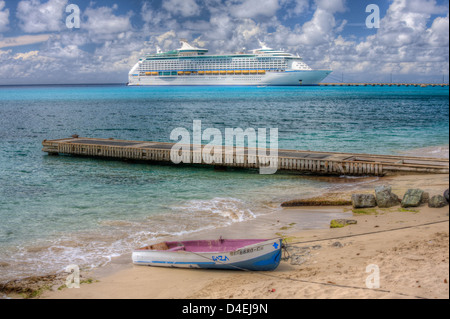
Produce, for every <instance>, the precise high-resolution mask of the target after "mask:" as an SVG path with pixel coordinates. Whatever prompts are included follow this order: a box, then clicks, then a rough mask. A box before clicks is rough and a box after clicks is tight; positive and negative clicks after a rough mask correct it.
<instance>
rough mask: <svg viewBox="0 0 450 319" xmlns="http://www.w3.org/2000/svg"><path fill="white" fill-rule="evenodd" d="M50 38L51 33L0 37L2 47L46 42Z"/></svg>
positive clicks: (0, 46)
mask: <svg viewBox="0 0 450 319" xmlns="http://www.w3.org/2000/svg"><path fill="white" fill-rule="evenodd" d="M49 38H50V35H49V34H39V35H22V36H18V37H11V38H2V39H0V48H10V47H17V46H21V45H28V44H35V43H41V42H45V41H47V40H48V39H49Z"/></svg>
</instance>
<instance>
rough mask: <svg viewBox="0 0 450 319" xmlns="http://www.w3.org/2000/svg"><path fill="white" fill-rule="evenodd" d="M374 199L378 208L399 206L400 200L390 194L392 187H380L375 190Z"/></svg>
mask: <svg viewBox="0 0 450 319" xmlns="http://www.w3.org/2000/svg"><path fill="white" fill-rule="evenodd" d="M375 198H376V201H377V205H378V207H380V208H389V207H393V206H397V205H399V204H400V199H399V198H398V196H397V195H395V194H394V193H392V187H390V186H387V185H382V186H379V187H376V188H375Z"/></svg>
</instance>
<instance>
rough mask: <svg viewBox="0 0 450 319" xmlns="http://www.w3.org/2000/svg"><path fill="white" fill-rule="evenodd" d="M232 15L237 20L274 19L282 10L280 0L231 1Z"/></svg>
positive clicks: (228, 4) (230, 10) (228, 5)
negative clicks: (279, 10)
mask: <svg viewBox="0 0 450 319" xmlns="http://www.w3.org/2000/svg"><path fill="white" fill-rule="evenodd" d="M227 7H228V10H229V12H230V14H231V15H232V16H234V17H237V18H256V17H272V16H273V15H275V14H276V12H277V11H278V9H280V4H279V2H278V0H229V1H228V2H227Z"/></svg>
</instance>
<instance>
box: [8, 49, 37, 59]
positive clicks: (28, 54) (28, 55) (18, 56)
mask: <svg viewBox="0 0 450 319" xmlns="http://www.w3.org/2000/svg"><path fill="white" fill-rule="evenodd" d="M38 54H39V51H29V52H25V53H17V54H16V55H14V57H13V59H14V60H19V59H21V60H23V61H25V60H29V59H33V57H36V56H38Z"/></svg>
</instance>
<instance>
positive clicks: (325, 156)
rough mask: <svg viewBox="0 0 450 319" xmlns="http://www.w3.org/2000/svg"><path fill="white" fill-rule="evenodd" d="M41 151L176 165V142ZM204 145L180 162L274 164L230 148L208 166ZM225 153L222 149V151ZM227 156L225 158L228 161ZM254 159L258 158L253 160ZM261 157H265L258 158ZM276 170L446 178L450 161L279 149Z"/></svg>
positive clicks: (89, 144) (87, 141)
mask: <svg viewBox="0 0 450 319" xmlns="http://www.w3.org/2000/svg"><path fill="white" fill-rule="evenodd" d="M42 145H43V149H42V150H43V151H44V152H47V153H48V154H50V155H60V154H61V155H73V156H84V157H91V158H106V159H114V160H132V161H139V162H146V163H156V164H158V163H162V164H168V165H172V164H173V165H175V164H174V163H173V162H172V161H171V154H170V153H171V150H172V147H173V146H174V145H175V143H161V142H146V141H127V140H116V139H99V138H84V137H77V136H75V137H72V138H66V139H57V140H44V141H43V142H42ZM203 147H204V145H201V146H195V147H193V145H189V147H188V149H189V150H190V151H188V152H186V153H187V154H186V155H185V156H186V160H183V162H184V163H199V164H200V165H209V166H214V167H237V168H247V169H258V168H259V167H260V163H268V161H272V160H273V158H270V152H265V153H264V152H262V153H261V154H269V155H266V156H261V155H259V153H258V155H254V152H249V149H248V148H241V149H239V150H240V152H236V151H237V150H238V148H236V147H234V148H233V152H231V157H230V155H229V154H230V152H228V153H227V152H225V151H223V152H222V154H221V158H219V159H218V160H215V161H216V162H211V163H206V162H205V161H203V159H202V153H201V151H202V150H203ZM223 149H225V147H223ZM227 156H228V157H227ZM255 156H256V157H255ZM262 157H265V158H262ZM277 165H278V171H280V172H283V171H289V172H293V173H299V174H312V175H337V176H341V175H348V176H384V175H395V174H448V173H449V160H448V159H439V158H425V157H411V156H394V155H374V154H356V153H337V152H314V151H299V150H278V157H277Z"/></svg>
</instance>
